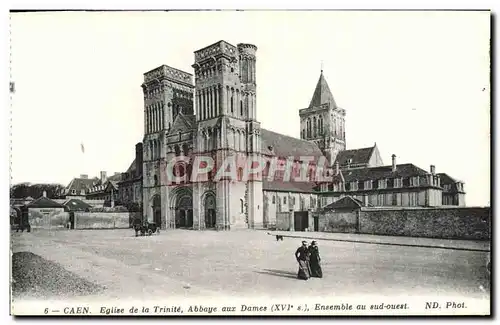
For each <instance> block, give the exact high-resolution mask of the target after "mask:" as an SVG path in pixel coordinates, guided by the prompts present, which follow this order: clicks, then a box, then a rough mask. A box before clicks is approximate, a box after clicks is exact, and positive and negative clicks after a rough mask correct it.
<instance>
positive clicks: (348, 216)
mask: <svg viewBox="0 0 500 325" xmlns="http://www.w3.org/2000/svg"><path fill="white" fill-rule="evenodd" d="M314 215H317V214H314ZM318 218H319V219H318V223H319V231H324V232H349V233H356V232H357V231H358V213H357V211H351V210H344V211H335V212H334V211H333V210H331V211H326V212H324V213H322V214H320V215H319V216H318Z"/></svg>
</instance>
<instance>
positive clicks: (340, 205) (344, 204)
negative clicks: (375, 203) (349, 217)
mask: <svg viewBox="0 0 500 325" xmlns="http://www.w3.org/2000/svg"><path fill="white" fill-rule="evenodd" d="M364 206H365V204H364V203H363V202H362V201H361V200H358V199H355V198H353V197H352V196H350V195H348V196H344V197H343V198H341V199H339V200H337V201H335V202H333V203H330V204H328V205H327V206H324V207H323V210H335V209H358V208H361V207H364Z"/></svg>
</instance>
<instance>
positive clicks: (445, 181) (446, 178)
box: [436, 173, 465, 193]
mask: <svg viewBox="0 0 500 325" xmlns="http://www.w3.org/2000/svg"><path fill="white" fill-rule="evenodd" d="M436 175H438V176H439V180H440V183H441V186H443V185H449V186H450V189H449V192H452V193H453V192H460V193H465V192H463V191H462V190H461V189H459V188H458V187H457V183H458V182H460V181H459V180H457V179H454V178H453V177H451V176H450V175H448V174H446V173H437V174H436Z"/></svg>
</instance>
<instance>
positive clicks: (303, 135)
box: [301, 129, 306, 139]
mask: <svg viewBox="0 0 500 325" xmlns="http://www.w3.org/2000/svg"><path fill="white" fill-rule="evenodd" d="M301 136H302V139H305V138H306V130H305V129H302V132H301Z"/></svg>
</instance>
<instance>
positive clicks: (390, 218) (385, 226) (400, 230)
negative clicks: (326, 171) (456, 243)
mask: <svg viewBox="0 0 500 325" xmlns="http://www.w3.org/2000/svg"><path fill="white" fill-rule="evenodd" d="M490 223H491V208H475V207H467V208H466V207H463V208H434V209H432V208H431V209H419V208H415V209H408V208H407V209H401V208H400V209H370V208H363V209H362V210H361V212H360V219H359V225H360V229H359V232H360V233H365V234H376V235H392V236H411V237H432V238H449V239H474V240H487V239H490V232H491V231H490Z"/></svg>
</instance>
